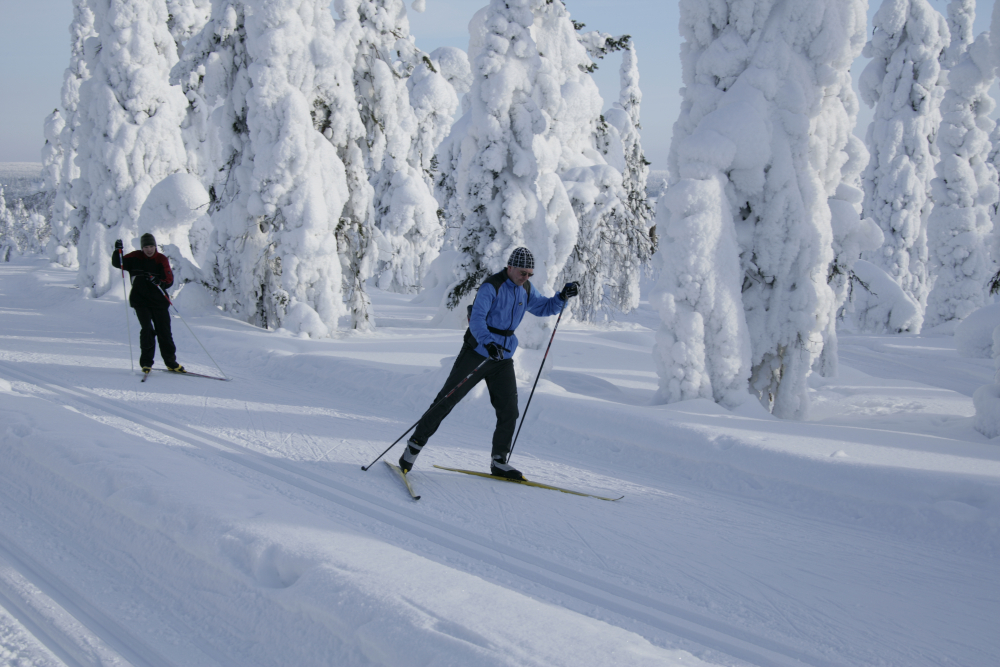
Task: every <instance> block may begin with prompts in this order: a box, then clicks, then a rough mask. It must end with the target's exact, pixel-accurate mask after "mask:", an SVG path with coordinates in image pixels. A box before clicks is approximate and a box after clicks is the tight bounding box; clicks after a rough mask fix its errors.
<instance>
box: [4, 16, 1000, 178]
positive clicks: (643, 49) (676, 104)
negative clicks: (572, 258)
mask: <svg viewBox="0 0 1000 667" xmlns="http://www.w3.org/2000/svg"><path fill="white" fill-rule="evenodd" d="M485 4H486V0H427V11H426V12H425V13H423V14H417V13H415V12H412V11H410V24H411V31H412V33H413V34H414V35H415V36H416V39H417V44H418V45H419V46H420V47H421V48H422V49H424V50H425V51H433V50H434V49H435V48H437V47H439V46H458V47H460V48H463V49H464V48H467V46H468V23H469V19H471V18H472V15H473V14H475V12H476V11H477V10H478V9H479V8H480V7H482V6H484V5H485ZM870 4H871V5H872V6H871V7H870V9H869V13H868V14H869V23H870V21H871V16H872V15H873V14H874V13H875V10H876V9H877V8H878V6H879V5H880V4H881V2H878V1H873V2H871V3H870ZM931 4H932V5H933V6H934V7H935V8H936V9H938V10H939V11H941V12H944V11H945V9H946V7H947V4H948V2H947V0H931ZM566 5H567V7H568V8H569V10H570V12H571V13H572V15H573V18H574V19H575V20H577V21H582V22H583V23H585V24H587V28H588V29H594V30H601V31H602V32H608V33H611V34H614V35H620V34H625V33H627V34H630V35H632V38H633V40H634V42H635V45H636V49H637V52H638V55H639V71H640V77H641V78H640V85H641V87H642V91H643V105H642V125H643V134H642V138H643V147H644V148H645V151H646V155H647V157H648V158H649V160H650V161H652V162H653V166H652V168H653V169H664V168H666V159H667V152H668V151H669V149H670V135H671V131H672V126H673V123H674V121H675V120H676V119H677V114H678V112H679V110H680V88H681V79H680V77H681V72H680V61H679V55H678V54H679V52H680V42H681V40H680V36H679V34H678V29H677V22H678V13H677V2H676V0H566ZM407 6H408V7H409V2H408V3H407ZM978 6H979V9H978V12H977V17H976V25H975V31H976V34H978V33H979V32H982V31H983V30H987V29H988V28H989V19H990V13H991V12H992V10H993V2H992V1H989V0H986V1H984V0H980V1H979V3H978ZM71 19H72V3H71V2H70V0H0V91H2V97H0V162H38V161H39V160H40V159H41V158H40V151H41V147H42V144H43V143H44V137H43V134H42V122H43V120H44V118H45V116H46V115H47V114H49V113H50V112H51V111H52V109H54V108H55V107H56V106H58V105H59V96H60V89H61V86H62V77H63V72H64V70H65V69H66V65H67V64H68V63H69V30H68V29H69V24H70V21H71ZM869 32H870V31H869ZM619 65H620V58H619V56H618V54H611V55H610V56H609V57H608V58H607V60H606V61H605V62H604V63H602V64H601V65H600V68H599V69H598V71H597V74H596V77H597V81H598V85H599V86H600V87H601V92H602V94H603V96H604V98H605V104H606V105H610V103H611V102H613V101H615V100H616V99H617V97H618V67H619ZM863 66H864V62H863V61H861V60H859V62H858V63H857V64H856V65H855V68H854V69H855V71H856V72H859V71H860V69H861V68H862V67H863ZM995 91H996V87H994V92H995ZM870 117H871V116H870V112H869V111H868V110H867V109H866V108H864V107H862V115H861V119H860V123H859V127H860V129H859V130H858V131H857V134H858V135H859V136H864V128H865V127H866V126H867V124H868V121H869V119H870Z"/></svg>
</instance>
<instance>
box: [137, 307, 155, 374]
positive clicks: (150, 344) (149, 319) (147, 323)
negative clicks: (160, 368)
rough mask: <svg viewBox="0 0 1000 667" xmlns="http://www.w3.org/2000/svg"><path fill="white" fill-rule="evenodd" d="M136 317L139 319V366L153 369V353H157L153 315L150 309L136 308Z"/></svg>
mask: <svg viewBox="0 0 1000 667" xmlns="http://www.w3.org/2000/svg"><path fill="white" fill-rule="evenodd" d="M134 310H135V316H136V317H137V318H139V366H140V367H142V368H152V367H153V353H154V352H155V351H156V329H155V328H154V327H153V315H152V311H151V310H150V309H149V308H135V309H134Z"/></svg>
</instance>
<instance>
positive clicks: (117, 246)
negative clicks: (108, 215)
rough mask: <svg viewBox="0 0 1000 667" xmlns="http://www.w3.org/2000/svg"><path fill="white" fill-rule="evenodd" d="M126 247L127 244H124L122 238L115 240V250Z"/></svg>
mask: <svg viewBox="0 0 1000 667" xmlns="http://www.w3.org/2000/svg"><path fill="white" fill-rule="evenodd" d="M124 247H125V246H124V244H122V240H121V239H118V240H117V241H115V250H122V249H123V248H124Z"/></svg>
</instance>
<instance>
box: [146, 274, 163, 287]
mask: <svg viewBox="0 0 1000 667" xmlns="http://www.w3.org/2000/svg"><path fill="white" fill-rule="evenodd" d="M146 278H148V279H149V282H151V283H153V284H154V285H156V286H157V287H159V286H160V285H161V284H162V281H161V280H160V279H159V278H157V277H156V276H154V275H147V276H146Z"/></svg>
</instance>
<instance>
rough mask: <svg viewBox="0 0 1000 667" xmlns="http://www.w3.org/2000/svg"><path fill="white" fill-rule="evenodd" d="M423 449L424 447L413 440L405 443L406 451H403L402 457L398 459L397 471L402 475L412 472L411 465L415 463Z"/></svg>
mask: <svg viewBox="0 0 1000 667" xmlns="http://www.w3.org/2000/svg"><path fill="white" fill-rule="evenodd" d="M423 448H424V446H423V445H422V444H419V443H418V442H416V441H415V440H414V439H413V438H410V439H409V440H407V441H406V449H404V450H403V455H402V456H400V457H399V469H400V470H402V471H403V473H404V474H406V473H408V472H410V471H411V470H413V464H414V463H416V462H417V456H419V455H420V450H421V449H423Z"/></svg>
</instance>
